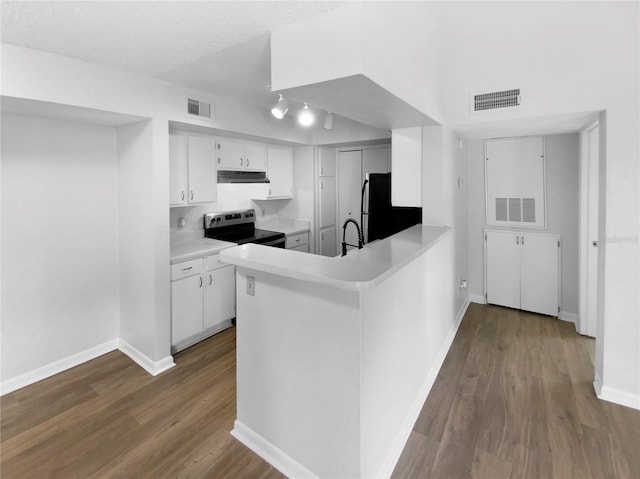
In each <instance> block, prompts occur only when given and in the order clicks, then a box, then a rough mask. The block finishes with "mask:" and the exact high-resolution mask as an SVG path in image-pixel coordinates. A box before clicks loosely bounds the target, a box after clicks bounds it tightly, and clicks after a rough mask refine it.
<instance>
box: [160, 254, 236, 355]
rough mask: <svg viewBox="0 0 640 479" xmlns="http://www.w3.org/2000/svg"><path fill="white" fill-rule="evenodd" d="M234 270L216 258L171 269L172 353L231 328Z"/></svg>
mask: <svg viewBox="0 0 640 479" xmlns="http://www.w3.org/2000/svg"><path fill="white" fill-rule="evenodd" d="M235 285H236V283H235V266H233V265H230V264H227V263H223V262H221V261H220V258H219V255H218V254H216V255H211V256H208V257H206V258H197V259H193V260H190V261H185V262H182V263H176V264H174V265H172V266H171V346H172V347H171V350H172V352H174V353H175V352H178V351H181V350H182V349H185V348H187V347H189V346H191V345H193V344H195V343H197V342H199V341H201V340H203V339H205V338H207V337H209V336H211V335H213V334H215V333H217V332H219V331H222V330H223V329H225V328H227V327H229V326H231V319H232V318H234V317H235V300H236V286H235Z"/></svg>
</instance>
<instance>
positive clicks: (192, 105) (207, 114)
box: [187, 98, 213, 119]
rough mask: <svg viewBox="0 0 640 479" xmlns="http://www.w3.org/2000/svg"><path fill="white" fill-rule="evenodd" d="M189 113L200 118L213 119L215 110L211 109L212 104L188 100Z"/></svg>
mask: <svg viewBox="0 0 640 479" xmlns="http://www.w3.org/2000/svg"><path fill="white" fill-rule="evenodd" d="M187 113H188V114H189V115H193V116H199V117H200V118H207V119H211V118H212V116H213V115H212V113H213V110H212V108H211V103H207V102H205V101H200V100H194V99H192V98H187Z"/></svg>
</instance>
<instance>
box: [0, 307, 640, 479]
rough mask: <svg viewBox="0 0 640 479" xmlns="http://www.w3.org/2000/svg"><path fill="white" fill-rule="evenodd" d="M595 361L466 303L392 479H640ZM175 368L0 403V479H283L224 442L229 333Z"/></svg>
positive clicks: (573, 345) (548, 333) (76, 380)
mask: <svg viewBox="0 0 640 479" xmlns="http://www.w3.org/2000/svg"><path fill="white" fill-rule="evenodd" d="M593 350H594V341H593V340H592V339H589V338H584V337H582V336H579V335H577V334H576V333H575V331H574V327H573V325H572V324H570V323H565V322H562V321H558V320H557V319H553V318H548V317H544V316H538V315H535V314H530V313H525V312H521V311H515V310H510V309H505V308H498V307H494V306H479V305H473V304H472V305H471V306H470V307H469V310H468V311H467V314H466V315H465V318H464V320H463V322H462V324H461V326H460V329H459V331H458V334H457V336H456V339H455V340H454V343H453V345H452V347H451V350H450V351H449V354H448V355H447V359H446V360H445V363H444V364H443V367H442V369H441V371H440V374H439V376H438V379H437V380H436V382H435V384H434V386H433V389H432V391H431V394H430V395H429V398H428V399H427V401H426V402H425V405H424V407H423V410H422V412H421V414H420V416H419V418H418V420H417V422H416V424H415V426H414V430H413V431H412V433H411V436H410V438H409V441H408V443H407V445H406V447H405V450H404V452H403V454H402V456H401V458H400V460H399V462H398V465H397V466H396V470H395V471H394V474H393V477H394V478H425V479H426V478H431V477H434V478H467V477H468V478H487V479H496V478H515V477H518V478H520V477H523V478H529V477H531V478H559V479H569V478H582V477H584V478H609V477H610V478H638V477H640V472H639V471H640V412H639V411H635V410H632V409H629V408H625V407H622V406H616V405H614V404H611V403H607V402H605V401H599V400H598V399H596V397H595V394H594V392H593V387H592V381H593ZM175 361H176V367H174V368H173V369H171V370H169V371H167V372H166V373H163V374H162V375H160V376H158V377H155V378H154V377H151V376H149V375H148V374H147V373H146V372H145V371H143V370H142V369H141V368H139V367H138V366H137V365H135V364H134V363H132V362H131V360H129V359H128V358H127V357H126V356H124V355H122V354H121V353H120V352H112V353H109V354H107V355H104V356H102V357H100V358H97V359H95V360H93V361H90V362H88V363H85V364H83V365H81V366H78V367H76V368H73V369H70V370H68V371H65V372H63V373H61V374H58V375H56V376H54V377H51V378H49V379H46V380H44V381H41V382H39V383H37V384H34V385H32V386H28V387H26V388H23V389H20V390H18V391H16V392H13V393H11V394H7V395H5V396H4V397H2V398H1V399H0V401H1V415H2V417H1V428H0V433H1V442H0V448H1V449H0V454H1V458H0V477H2V479H13V478H19V479H31V478H47V477H60V478H65V479H66V478H83V479H84V478H129V479H134V478H135V479H137V478H165V477H166V478H173V477H185V478H186V477H191V478H281V477H283V476H282V475H281V474H280V473H279V472H278V471H276V470H275V469H274V468H272V467H271V466H270V465H269V464H267V463H266V462H264V461H263V460H262V459H261V458H260V457H258V456H257V455H255V454H254V453H253V452H251V451H250V450H249V449H247V448H246V447H244V446H243V445H242V444H240V443H239V442H238V441H236V440H235V439H234V438H233V437H232V436H231V435H230V434H229V431H230V430H231V428H232V427H233V421H234V419H235V414H236V410H235V329H229V330H226V331H224V332H222V333H220V334H218V335H216V336H214V337H213V338H210V339H208V340H206V341H203V342H202V343H200V344H197V345H196V346H193V347H191V348H189V349H188V350H186V351H183V352H182V353H179V354H177V355H176V356H175ZM345 479H347V478H345Z"/></svg>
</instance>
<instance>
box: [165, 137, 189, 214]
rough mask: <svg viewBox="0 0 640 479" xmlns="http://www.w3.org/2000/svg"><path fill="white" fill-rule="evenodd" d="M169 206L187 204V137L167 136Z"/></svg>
mask: <svg viewBox="0 0 640 479" xmlns="http://www.w3.org/2000/svg"><path fill="white" fill-rule="evenodd" d="M169 204H170V205H171V206H179V205H186V204H187V137H186V136H184V135H176V134H173V133H172V134H170V135H169Z"/></svg>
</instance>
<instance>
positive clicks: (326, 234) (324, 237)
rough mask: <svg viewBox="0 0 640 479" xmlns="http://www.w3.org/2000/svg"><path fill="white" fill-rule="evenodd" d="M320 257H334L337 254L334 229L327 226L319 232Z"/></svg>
mask: <svg viewBox="0 0 640 479" xmlns="http://www.w3.org/2000/svg"><path fill="white" fill-rule="evenodd" d="M319 253H320V254H321V255H322V256H331V257H334V256H336V255H337V254H338V251H337V247H336V228H335V226H329V227H327V228H322V229H321V230H320V251H319Z"/></svg>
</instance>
